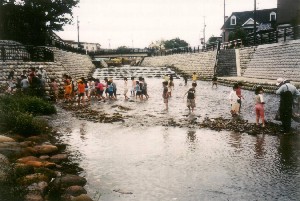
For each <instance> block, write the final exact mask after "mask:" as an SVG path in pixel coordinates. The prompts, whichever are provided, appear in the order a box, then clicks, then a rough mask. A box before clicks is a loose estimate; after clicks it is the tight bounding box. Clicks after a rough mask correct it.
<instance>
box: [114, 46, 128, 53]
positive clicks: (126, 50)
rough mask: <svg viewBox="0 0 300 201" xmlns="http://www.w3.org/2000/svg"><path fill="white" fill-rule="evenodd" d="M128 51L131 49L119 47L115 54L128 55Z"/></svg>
mask: <svg viewBox="0 0 300 201" xmlns="http://www.w3.org/2000/svg"><path fill="white" fill-rule="evenodd" d="M130 51H131V49H130V48H128V47H127V46H120V47H118V48H117V50H116V53H119V54H124V53H129V52H130Z"/></svg>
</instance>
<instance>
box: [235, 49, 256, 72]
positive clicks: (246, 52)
mask: <svg viewBox="0 0 300 201" xmlns="http://www.w3.org/2000/svg"><path fill="white" fill-rule="evenodd" d="M255 49H256V47H245V48H240V49H239V57H240V69H241V76H243V75H244V73H245V71H246V69H247V65H248V64H249V63H250V61H251V59H252V58H253V54H254V52H255Z"/></svg>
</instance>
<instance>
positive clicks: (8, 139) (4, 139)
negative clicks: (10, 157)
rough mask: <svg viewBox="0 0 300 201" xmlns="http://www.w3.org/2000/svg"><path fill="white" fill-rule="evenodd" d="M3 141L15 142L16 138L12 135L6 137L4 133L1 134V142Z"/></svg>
mask: <svg viewBox="0 0 300 201" xmlns="http://www.w3.org/2000/svg"><path fill="white" fill-rule="evenodd" d="M1 142H15V140H14V139H12V138H10V137H6V136H4V135H0V143H1Z"/></svg>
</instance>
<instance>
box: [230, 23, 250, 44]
mask: <svg viewBox="0 0 300 201" xmlns="http://www.w3.org/2000/svg"><path fill="white" fill-rule="evenodd" d="M246 37H247V32H246V31H245V30H244V29H243V28H242V27H237V28H236V29H235V30H234V31H233V32H230V33H229V37H228V40H229V41H232V40H237V39H241V40H242V42H243V44H245V41H246Z"/></svg>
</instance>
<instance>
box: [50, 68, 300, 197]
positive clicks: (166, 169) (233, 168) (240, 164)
mask: <svg viewBox="0 0 300 201" xmlns="http://www.w3.org/2000/svg"><path fill="white" fill-rule="evenodd" d="M136 68H137V69H135V70H132V68H131V67H120V68H115V69H110V70H108V69H102V70H98V71H96V72H95V73H94V77H99V78H101V79H102V80H103V78H104V77H113V78H114V80H115V82H116V84H117V87H118V91H117V93H118V94H122V93H123V89H122V87H123V80H122V77H123V76H127V77H128V78H129V77H130V76H131V75H133V74H134V73H139V74H134V75H135V76H143V77H145V79H146V81H147V83H148V91H149V95H150V98H149V99H148V100H146V101H140V100H136V99H135V98H132V97H131V99H130V100H129V101H125V100H124V97H123V96H122V95H119V96H118V100H116V101H107V102H105V103H104V102H101V103H98V102H97V101H92V102H91V106H90V107H92V108H93V109H95V110H99V112H106V113H120V114H122V115H123V116H124V121H123V122H115V123H111V124H104V123H94V122H91V121H87V120H81V119H77V118H75V117H73V116H72V115H71V113H70V112H66V111H62V110H60V112H59V114H58V118H57V120H56V121H55V122H54V126H55V127H56V128H57V129H58V130H60V132H61V133H62V136H61V141H62V142H64V143H67V144H69V145H70V146H68V148H67V151H68V152H69V153H70V154H71V158H72V160H73V161H75V162H78V163H79V165H80V167H82V168H83V169H84V171H82V172H81V175H82V176H84V177H86V179H87V180H88V183H87V185H86V189H87V190H88V193H89V195H90V196H91V197H93V198H94V200H102V201H148V200H149V201H152V200H153V201H158V200H159V201H165V200H166V201H167V200H178V201H179V200H180V201H198V200H224V201H227V200H239V201H240V200H282V201H285V200H287V201H288V200H300V190H299V189H300V174H299V171H300V137H299V135H297V134H296V135H262V134H258V135H248V134H246V133H242V134H241V133H235V132H229V131H220V132H217V131H212V130H209V129H201V128H195V127H193V126H186V127H173V126H164V122H165V120H170V119H175V120H176V121H185V120H186V119H190V118H193V119H194V120H195V121H199V122H200V121H202V120H203V119H204V118H205V117H209V118H215V117H220V116H221V117H224V118H230V113H229V102H228V100H227V97H228V95H229V92H230V90H231V89H230V88H229V87H225V86H219V87H218V88H217V89H212V88H211V83H210V82H203V81H198V86H197V88H196V90H197V92H196V104H197V107H196V110H195V114H194V115H192V116H191V115H188V110H187V108H186V105H185V100H184V99H183V98H182V96H183V94H184V93H185V91H186V90H188V88H189V87H190V85H191V82H190V81H189V82H188V86H184V82H183V79H180V77H179V76H178V78H179V79H175V89H174V91H173V94H172V97H171V98H170V100H169V108H170V109H169V111H164V103H163V100H162V97H161V95H162V84H161V82H162V78H161V76H162V75H163V74H166V73H169V74H173V73H174V72H173V71H171V70H170V69H167V68H147V67H144V68H141V67H136ZM109 73H110V74H109ZM175 77H176V76H175ZM129 80H130V79H129ZM129 83H130V82H129ZM242 93H243V95H244V97H245V100H244V101H243V105H242V112H241V113H242V115H241V116H242V118H244V119H247V120H249V122H254V121H255V114H254V110H253V109H254V103H253V102H254V101H253V97H254V93H253V92H252V91H246V90H243V91H242ZM128 94H129V95H130V92H129V93H128ZM265 99H266V100H265V102H266V107H265V110H266V119H267V121H273V117H274V115H275V112H276V110H277V107H278V100H279V99H278V97H277V96H275V95H272V94H265ZM119 106H122V107H123V108H127V109H126V110H123V109H122V107H119ZM293 127H294V128H295V129H297V132H298V131H299V130H300V129H299V125H298V124H296V123H293ZM298 133H299V132H298Z"/></svg>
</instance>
